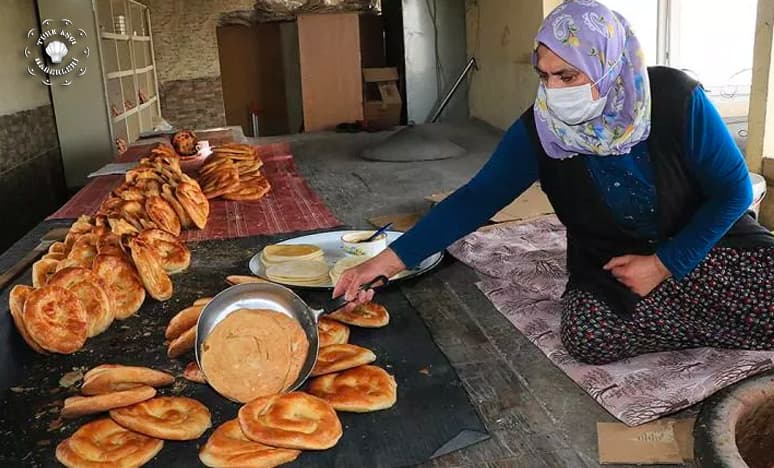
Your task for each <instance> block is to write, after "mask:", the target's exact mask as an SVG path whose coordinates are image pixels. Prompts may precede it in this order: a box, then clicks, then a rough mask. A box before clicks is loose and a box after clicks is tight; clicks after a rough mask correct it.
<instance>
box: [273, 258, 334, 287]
mask: <svg viewBox="0 0 774 468" xmlns="http://www.w3.org/2000/svg"><path fill="white" fill-rule="evenodd" d="M328 271H329V268H328V265H326V264H325V263H323V262H316V261H313V260H293V261H289V262H283V263H278V264H276V265H272V266H270V267H268V268H266V276H267V277H268V278H269V279H270V280H272V281H277V282H283V281H287V282H294V283H319V282H321V281H326V280H327V276H328Z"/></svg>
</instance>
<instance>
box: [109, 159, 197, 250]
mask: <svg viewBox="0 0 774 468" xmlns="http://www.w3.org/2000/svg"><path fill="white" fill-rule="evenodd" d="M98 215H101V216H104V217H105V218H106V219H107V221H108V224H109V225H110V228H111V230H112V231H113V232H114V233H115V234H118V235H123V234H137V233H139V231H141V230H143V229H147V228H159V229H163V230H165V231H167V232H169V233H170V234H173V235H176V236H179V235H180V232H181V230H182V229H189V228H194V227H196V228H199V229H204V227H205V226H206V225H207V219H208V218H209V215H210V204H209V202H208V201H207V198H206V197H205V196H204V194H203V192H202V189H201V187H200V186H199V183H198V182H197V181H196V180H194V179H193V178H191V177H189V176H188V175H187V174H185V173H184V172H183V171H182V169H181V168H180V158H179V157H178V156H177V154H176V153H175V151H174V150H173V149H172V148H170V147H169V146H166V145H158V146H156V147H155V148H153V149H152V150H151V153H150V154H149V155H148V156H146V157H143V158H141V159H140V161H139V164H138V166H137V167H135V168H133V169H131V170H129V171H128V172H127V173H126V176H125V177H124V182H123V183H122V184H121V185H120V186H119V187H118V188H116V189H115V190H113V192H112V193H111V194H110V195H109V196H108V197H107V198H106V199H105V200H104V201H103V202H102V205H101V206H100V208H99V212H98Z"/></svg>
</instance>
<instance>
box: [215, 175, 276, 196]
mask: <svg viewBox="0 0 774 468" xmlns="http://www.w3.org/2000/svg"><path fill="white" fill-rule="evenodd" d="M270 190H271V184H270V183H269V179H267V178H266V177H264V176H258V177H254V178H249V179H247V178H246V179H244V180H240V181H239V183H238V184H237V185H236V187H235V188H234V189H233V190H231V191H229V192H226V193H224V194H223V198H224V199H226V200H234V201H255V200H260V199H261V198H263V197H264V195H266V194H267V193H269V191H270Z"/></svg>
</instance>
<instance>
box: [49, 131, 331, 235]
mask: <svg viewBox="0 0 774 468" xmlns="http://www.w3.org/2000/svg"><path fill="white" fill-rule="evenodd" d="M150 146H152V145H143V146H138V147H132V148H130V149H129V150H128V151H127V153H129V152H130V151H131V152H132V153H131V154H130V155H129V156H127V155H126V153H125V154H124V155H122V158H121V161H122V162H126V161H131V160H133V159H131V158H132V157H133V158H134V159H136V158H137V157H138V156H141V155H143V154H145V153H146V152H147V150H148V149H150ZM258 151H259V154H260V155H261V158H262V159H263V162H264V166H263V168H262V169H261V172H262V173H263V174H264V175H266V177H267V178H268V179H269V182H270V183H271V186H272V190H271V192H269V194H268V195H267V196H265V197H264V198H262V199H261V200H259V201H256V202H244V201H229V200H222V199H216V200H210V219H209V221H208V222H207V226H206V227H205V228H204V229H203V230H201V231H200V230H196V229H192V230H187V231H184V232H183V235H182V237H183V238H184V239H185V240H187V241H200V240H209V239H230V238H234V237H247V236H256V235H271V234H281V233H287V232H297V231H311V230H315V229H327V228H332V227H337V226H340V225H341V222H339V220H338V219H336V217H335V216H333V213H331V212H330V210H329V209H328V207H327V206H326V205H325V203H324V202H323V201H322V200H321V199H320V197H319V196H318V195H317V193H315V192H314V191H313V190H312V188H311V187H309V184H307V182H306V180H305V179H304V178H303V177H301V176H300V175H298V171H297V168H296V164H295V162H294V160H293V156H292V155H291V154H290V147H289V145H287V144H285V143H275V144H271V145H263V146H259V147H258ZM192 169H193V168H192ZM122 180H123V177H122V176H103V177H96V178H95V179H94V180H92V181H91V182H89V183H88V184H87V185H86V186H85V187H84V188H83V189H81V190H80V191H79V192H78V193H77V194H75V196H73V197H72V198H71V199H70V200H69V201H68V202H67V203H66V204H65V205H64V206H62V207H61V208H60V209H59V210H57V211H56V212H55V213H54V214H52V215H51V216H49V217H48V219H74V218H77V217H78V216H81V215H83V214H89V215H91V214H94V213H95V212H96V211H97V209H98V208H99V205H100V203H101V202H102V200H103V199H104V198H105V197H106V196H107V195H108V194H109V193H110V191H111V190H113V189H114V188H115V187H117V186H118V184H120V183H121V181H122Z"/></svg>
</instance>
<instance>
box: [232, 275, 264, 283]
mask: <svg viewBox="0 0 774 468" xmlns="http://www.w3.org/2000/svg"><path fill="white" fill-rule="evenodd" d="M226 282H228V284H245V283H271V281H267V280H265V279H263V278H259V277H257V276H247V275H229V276H226Z"/></svg>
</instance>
